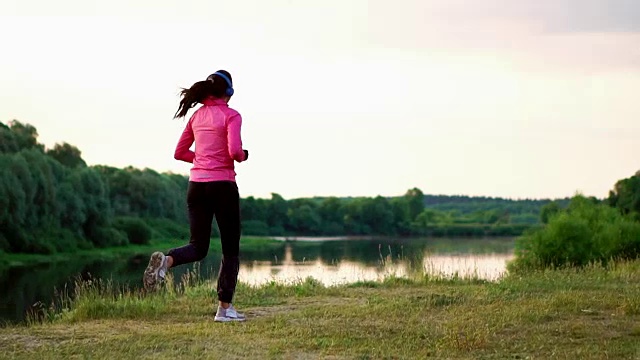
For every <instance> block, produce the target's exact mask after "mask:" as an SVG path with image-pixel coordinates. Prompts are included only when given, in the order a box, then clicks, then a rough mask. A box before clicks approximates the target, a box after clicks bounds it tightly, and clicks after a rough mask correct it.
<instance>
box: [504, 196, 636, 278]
mask: <svg viewBox="0 0 640 360" xmlns="http://www.w3.org/2000/svg"><path fill="white" fill-rule="evenodd" d="M639 255H640V223H637V222H635V221H633V219H631V218H630V217H628V216H625V215H622V214H621V213H620V212H619V211H617V210H616V209H614V208H611V207H609V206H607V205H605V204H601V203H599V202H597V201H594V200H593V199H587V198H585V197H583V196H576V197H574V198H573V199H572V200H571V203H570V204H569V207H568V208H567V210H564V211H560V212H559V213H558V214H557V215H555V216H553V217H552V218H550V219H549V224H548V225H547V226H546V227H544V228H542V229H540V230H537V231H531V232H528V233H525V235H523V236H522V237H520V238H518V240H517V241H516V259H515V260H514V261H513V262H512V263H511V264H509V268H510V270H514V271H518V270H524V269H532V268H547V267H561V266H583V265H586V264H588V263H592V262H607V261H609V260H611V259H620V258H636V257H638V256H639Z"/></svg>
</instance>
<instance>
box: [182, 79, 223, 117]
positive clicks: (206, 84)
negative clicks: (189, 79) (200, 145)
mask: <svg viewBox="0 0 640 360" xmlns="http://www.w3.org/2000/svg"><path fill="white" fill-rule="evenodd" d="M218 72H220V73H223V74H225V75H226V76H227V77H228V78H229V80H231V81H233V80H232V79H231V74H229V72H228V71H225V70H218ZM213 76H214V78H215V80H218V79H219V81H209V80H205V81H198V82H197V83H195V84H193V85H191V87H190V88H188V89H184V88H183V89H182V90H181V91H180V97H181V99H180V105H178V111H176V114H175V115H174V116H173V118H174V119H177V118H181V117H185V116H186V115H187V112H189V109H191V108H192V107H194V106H195V105H196V104H197V103H201V102H203V101H204V100H205V99H206V98H208V97H211V96H213V97H215V98H218V99H220V98H223V97H225V96H226V95H225V92H226V91H227V86H228V85H227V82H226V81H225V80H224V79H223V78H222V77H220V76H218V75H213Z"/></svg>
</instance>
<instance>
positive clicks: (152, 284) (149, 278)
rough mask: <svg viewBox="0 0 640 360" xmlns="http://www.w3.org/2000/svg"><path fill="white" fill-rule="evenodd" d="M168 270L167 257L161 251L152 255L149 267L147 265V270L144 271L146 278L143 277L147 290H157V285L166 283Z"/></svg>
mask: <svg viewBox="0 0 640 360" xmlns="http://www.w3.org/2000/svg"><path fill="white" fill-rule="evenodd" d="M167 270H168V268H167V257H166V256H165V255H164V254H163V253H161V252H159V251H156V252H154V253H153V254H151V258H150V259H149V265H147V269H146V270H145V271H144V276H143V277H142V282H143V284H144V288H145V290H147V291H152V290H156V289H157V285H158V284H160V283H161V282H162V281H164V278H165V276H166V275H167Z"/></svg>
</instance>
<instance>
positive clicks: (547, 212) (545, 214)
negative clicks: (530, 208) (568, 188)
mask: <svg viewBox="0 0 640 360" xmlns="http://www.w3.org/2000/svg"><path fill="white" fill-rule="evenodd" d="M559 212H560V205H558V203H557V202H555V201H552V202H550V203H548V204H547V205H545V206H543V207H542V209H541V210H540V222H541V223H543V224H548V223H549V221H550V220H551V218H553V217H554V216H556V214H558V213H559Z"/></svg>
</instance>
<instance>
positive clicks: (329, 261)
mask: <svg viewBox="0 0 640 360" xmlns="http://www.w3.org/2000/svg"><path fill="white" fill-rule="evenodd" d="M265 249H268V250H254V251H249V250H250V249H246V250H243V249H242V246H241V253H242V265H241V267H240V274H239V280H240V281H242V282H244V283H248V284H252V285H259V284H264V283H268V282H271V281H277V282H282V283H291V282H296V281H301V280H304V279H306V278H308V277H312V278H314V279H316V280H318V281H319V282H321V283H322V284H325V285H327V286H330V285H336V284H344V283H352V282H356V281H375V280H380V279H383V278H385V277H387V276H389V275H395V276H400V277H402V276H407V275H408V274H412V273H415V272H416V271H424V272H426V273H428V274H434V275H444V276H452V275H456V274H457V275H458V276H460V277H469V276H473V277H478V278H481V279H487V280H495V279H498V278H500V276H502V275H503V274H504V272H505V267H506V262H507V261H508V260H510V259H511V258H512V257H513V255H512V254H513V239H495V238H493V239H368V240H345V241H325V242H282V243H280V244H276V246H270V247H268V248H265ZM148 256H149V254H139V255H136V256H131V257H128V258H120V259H115V260H109V261H101V260H97V259H95V258H94V259H90V258H89V259H75V260H74V261H68V262H58V263H51V264H45V265H38V266H24V267H14V268H0V289H1V290H2V291H0V322H1V321H3V320H4V321H16V320H17V321H19V320H22V319H23V318H24V314H25V312H26V311H27V310H28V309H29V308H30V307H32V306H33V304H34V303H37V302H42V303H44V304H50V303H51V300H52V298H53V297H54V294H55V291H56V289H57V291H61V290H63V289H68V290H71V288H72V286H73V281H74V279H76V278H78V277H80V278H88V277H90V276H91V277H94V278H102V279H110V280H112V281H113V282H115V283H117V284H119V285H121V286H127V287H130V288H137V287H140V286H142V282H141V276H142V272H143V271H144V268H145V267H146V265H147V261H148ZM220 257H221V255H220V254H219V253H216V252H210V253H209V255H208V256H207V257H206V258H205V260H204V261H203V262H202V263H200V264H199V265H198V266H196V267H195V269H197V271H198V272H199V275H200V277H202V278H204V279H215V277H216V275H217V269H218V267H219V264H220ZM192 269H194V266H179V267H177V268H175V269H172V270H171V271H172V272H173V274H174V278H175V279H181V278H182V276H183V275H184V274H185V273H186V272H187V271H190V270H192Z"/></svg>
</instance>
